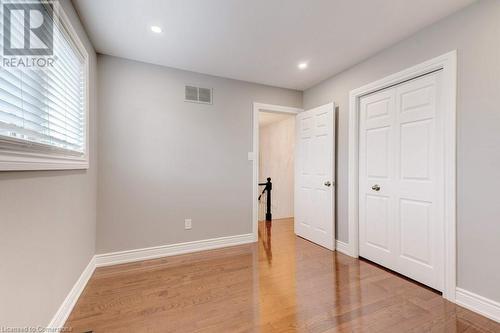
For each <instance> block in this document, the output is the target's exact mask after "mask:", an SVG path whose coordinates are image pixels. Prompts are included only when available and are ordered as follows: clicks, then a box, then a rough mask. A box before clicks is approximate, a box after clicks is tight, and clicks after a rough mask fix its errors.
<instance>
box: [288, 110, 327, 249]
mask: <svg viewBox="0 0 500 333" xmlns="http://www.w3.org/2000/svg"><path fill="white" fill-rule="evenodd" d="M295 123H296V141H295V142H296V143H295V147H296V148H295V149H296V150H295V233H296V234H297V235H298V236H300V237H303V238H306V239H308V240H310V241H311V242H314V243H316V244H319V245H321V246H324V247H326V248H328V249H330V250H334V249H335V228H334V225H335V219H334V174H335V171H334V167H335V163H334V156H335V117H334V104H333V103H330V104H327V105H323V106H320V107H317V108H315V109H312V110H308V111H304V112H301V113H300V114H298V115H297V119H296V122H295Z"/></svg>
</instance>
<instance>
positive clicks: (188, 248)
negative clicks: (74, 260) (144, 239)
mask: <svg viewBox="0 0 500 333" xmlns="http://www.w3.org/2000/svg"><path fill="white" fill-rule="evenodd" d="M253 242H255V237H254V235H253V234H243V235H236V236H227V237H220V238H212V239H204V240H200V241H193V242H187V243H179V244H171V245H162V246H155V247H148V248H142V249H136V250H128V251H119V252H111V253H104V254H97V255H96V256H95V258H96V267H103V266H111V265H117V264H124V263H130V262H134V261H141V260H148V259H156V258H161V257H167V256H174V255H178V254H185V253H191V252H198V251H205V250H213V249H218V248H222V247H227V246H235V245H242V244H247V243H253Z"/></svg>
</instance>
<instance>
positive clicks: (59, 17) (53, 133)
mask: <svg viewBox="0 0 500 333" xmlns="http://www.w3.org/2000/svg"><path fill="white" fill-rule="evenodd" d="M41 4H42V3H39V4H38V5H39V6H40V5H41ZM18 6H19V5H18ZM56 6H57V7H56ZM39 8H42V9H43V10H44V11H45V12H44V15H45V14H47V13H49V14H50V15H47V16H45V19H50V20H52V22H50V24H49V25H47V26H46V27H45V29H44V30H43V29H38V31H35V32H37V33H38V37H40V38H39V39H41V42H42V43H44V36H45V37H47V36H49V35H50V36H49V37H50V38H49V39H47V40H48V41H49V42H50V43H51V44H52V45H51V48H52V52H51V53H52V54H50V55H46V54H43V55H37V54H35V55H33V54H29V55H18V56H16V55H13V56H9V57H7V56H6V49H5V45H4V47H3V50H4V55H5V56H4V58H3V59H2V64H1V65H2V67H1V68H0V170H48V169H82V168H88V140H87V139H88V126H87V125H88V105H87V104H88V103H87V94H88V92H87V84H88V82H87V81H88V56H87V53H86V51H85V49H84V47H83V45H82V44H81V42H80V41H79V39H78V37H77V35H76V33H75V32H74V30H73V29H72V27H71V26H70V24H69V21H68V19H67V18H66V16H65V15H64V13H63V12H62V11H61V10H60V9H59V7H58V3H57V2H55V3H54V4H50V5H48V4H46V3H44V4H42V5H41V7H39ZM16 9H17V10H16ZM6 10H9V9H6V8H5V7H4V8H3V15H2V17H3V20H2V26H1V29H2V30H1V31H3V32H4V33H5V32H6V31H7V32H10V40H9V43H10V44H9V45H8V46H9V47H12V46H16V45H18V46H19V48H22V47H24V48H26V43H27V42H26V41H25V40H26V37H25V36H24V34H25V33H26V31H27V30H26V29H23V24H24V23H25V22H26V19H25V17H24V16H23V15H33V14H27V13H28V12H29V9H28V10H27V11H24V8H22V6H21V7H14V8H13V9H12V10H9V13H7V14H6ZM32 12H33V10H32V8H31V13H32ZM7 16H8V18H6V17H7ZM39 17H40V15H39ZM28 21H29V20H28ZM6 24H9V26H10V28H9V30H5V29H4V28H5V26H4V25H6ZM42 28H44V27H43V25H42ZM35 37H37V36H35ZM30 38H33V36H30ZM32 40H33V39H32ZM37 42H40V41H37ZM4 44H5V40H4ZM39 44H40V43H39ZM46 44H48V43H46ZM42 45H43V46H44V47H45V46H46V45H45V44H42ZM29 46H31V45H29ZM37 47H38V48H40V47H39V46H37ZM35 53H36V52H35Z"/></svg>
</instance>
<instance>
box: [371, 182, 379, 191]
mask: <svg viewBox="0 0 500 333" xmlns="http://www.w3.org/2000/svg"><path fill="white" fill-rule="evenodd" d="M372 190H374V191H377V192H378V191H380V185H378V184H375V185H373V186H372Z"/></svg>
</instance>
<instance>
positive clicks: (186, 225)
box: [184, 219, 193, 230]
mask: <svg viewBox="0 0 500 333" xmlns="http://www.w3.org/2000/svg"><path fill="white" fill-rule="evenodd" d="M192 227H193V221H192V220H191V219H185V220H184V229H186V230H189V229H191V228H192Z"/></svg>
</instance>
